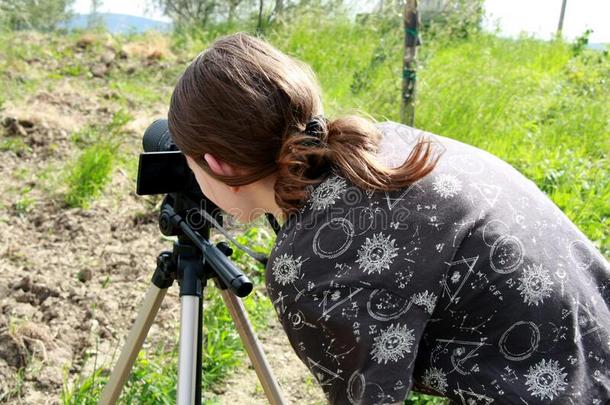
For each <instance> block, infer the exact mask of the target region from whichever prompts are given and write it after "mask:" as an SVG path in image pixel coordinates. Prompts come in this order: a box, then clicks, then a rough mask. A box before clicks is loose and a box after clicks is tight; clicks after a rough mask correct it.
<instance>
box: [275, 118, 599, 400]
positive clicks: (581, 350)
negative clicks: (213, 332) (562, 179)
mask: <svg viewBox="0 0 610 405" xmlns="http://www.w3.org/2000/svg"><path fill="white" fill-rule="evenodd" d="M378 125H379V128H380V129H381V130H382V132H383V133H384V139H383V141H382V145H381V148H380V151H379V157H380V159H382V161H384V162H385V163H386V164H388V165H393V166H395V165H397V164H400V163H402V161H403V160H404V159H405V157H406V156H407V154H408V151H409V150H410V148H412V146H413V144H414V142H415V140H416V139H417V137H418V135H419V134H420V133H423V132H424V131H420V130H417V129H414V128H411V127H407V126H403V125H400V124H396V123H382V124H378ZM425 134H426V135H428V136H430V137H433V138H434V139H435V140H436V141H437V143H440V144H442V145H443V147H444V149H445V151H444V154H443V155H442V157H441V159H440V161H439V163H438V165H437V167H436V168H435V169H434V170H433V171H432V173H430V174H429V175H428V176H426V177H424V178H423V179H421V180H419V181H417V182H416V183H414V184H412V185H411V186H410V187H408V188H405V189H403V190H400V191H396V192H391V193H384V192H370V191H364V190H362V189H359V188H358V187H356V186H354V185H352V184H350V182H349V181H347V180H346V179H345V178H343V177H341V176H340V175H339V174H333V175H331V176H330V177H328V178H327V179H326V180H325V181H324V182H322V183H320V184H319V185H317V186H316V187H315V188H314V189H313V190H312V192H311V195H310V198H309V200H308V203H307V205H306V206H305V207H303V209H301V210H300V211H299V213H298V215H297V216H294V217H292V218H290V219H289V220H288V221H287V223H286V224H285V225H284V227H283V228H282V230H281V231H280V233H279V234H278V238H277V241H276V245H275V247H274V249H273V251H272V254H271V257H270V260H269V264H268V268H267V273H266V283H267V290H268V293H269V296H270V298H271V300H272V302H273V305H274V307H275V309H276V311H277V314H278V317H279V320H280V322H281V324H282V326H283V328H284V330H285V331H286V334H287V335H288V339H289V341H290V343H291V345H292V347H293V348H294V350H295V351H296V353H297V355H298V356H299V357H300V359H301V360H302V361H303V362H304V363H305V365H306V366H307V367H308V368H309V370H310V371H311V372H312V374H313V375H314V377H315V378H316V380H317V381H318V383H319V384H320V385H321V387H322V389H323V390H324V392H325V394H326V396H327V398H328V401H329V403H331V404H385V403H395V402H398V401H403V400H404V399H405V397H406V396H407V394H408V393H409V390H411V389H415V390H417V391H420V392H427V393H432V394H436V395H440V396H445V397H448V398H450V399H452V400H453V401H455V402H456V403H460V404H491V403H493V404H496V403H498V404H530V405H532V404H541V403H544V404H547V403H556V404H606V403H607V401H608V400H609V399H610V372H609V370H610V335H609V331H610V310H609V301H610V266H609V265H608V262H607V261H606V260H605V258H604V257H603V256H602V255H601V254H600V253H599V251H598V250H597V249H596V248H595V247H594V246H593V245H592V243H591V242H590V241H589V240H588V239H587V238H586V237H585V235H583V234H582V233H581V232H580V231H579V230H578V229H577V228H576V227H575V226H574V224H572V222H570V220H569V219H568V218H567V217H566V216H565V215H564V214H563V213H562V212H561V210H559V209H558V208H557V207H556V206H555V205H554V204H553V202H551V200H549V198H548V197H547V196H546V195H545V194H544V193H543V192H541V191H540V190H539V189H538V188H537V187H536V186H535V185H534V183H532V182H531V181H529V180H527V179H526V178H525V177H523V176H522V175H521V174H520V173H519V172H518V171H516V170H515V169H514V168H512V167H511V166H510V165H508V164H507V163H505V162H504V161H502V160H500V159H498V158H497V157H495V156H493V155H491V154H489V153H487V152H484V151H482V150H480V149H477V148H475V147H472V146H469V145H466V144H463V143H460V142H457V141H455V140H451V139H448V138H445V137H441V136H438V135H433V134H430V133H425Z"/></svg>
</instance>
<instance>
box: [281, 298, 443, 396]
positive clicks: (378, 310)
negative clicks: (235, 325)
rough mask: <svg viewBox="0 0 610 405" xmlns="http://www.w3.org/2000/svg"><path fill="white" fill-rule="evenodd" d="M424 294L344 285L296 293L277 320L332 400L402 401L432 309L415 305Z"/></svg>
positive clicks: (408, 388)
mask: <svg viewBox="0 0 610 405" xmlns="http://www.w3.org/2000/svg"><path fill="white" fill-rule="evenodd" d="M416 295H417V294H416ZM422 298H425V297H423V293H422V294H420V295H419V300H418V297H412V298H411V299H405V298H403V297H402V296H398V295H397V294H394V293H392V292H390V291H387V290H381V289H370V288H364V287H343V288H337V289H334V290H327V291H323V292H321V293H319V294H308V295H302V296H300V297H299V298H298V300H296V301H295V302H292V303H291V304H290V305H289V306H288V307H287V308H286V310H285V312H284V313H283V315H282V316H280V320H281V323H282V325H283V327H284V330H285V331H286V334H287V336H288V340H289V341H290V344H291V345H292V347H293V349H294V350H295V352H296V353H297V355H298V356H299V358H300V359H301V360H302V361H303V363H304V364H305V365H306V366H307V367H308V368H309V370H310V372H311V373H312V374H313V376H314V378H315V379H316V380H317V382H318V383H319V385H320V386H321V388H322V390H323V391H324V393H325V395H326V397H327V399H328V402H329V403H330V404H333V405H337V404H392V403H396V402H399V401H400V402H402V401H404V399H405V398H406V397H407V395H408V393H409V390H410V389H411V386H412V382H411V379H412V373H413V365H414V362H415V358H416V354H417V347H418V343H419V340H420V339H421V336H422V333H423V330H424V328H425V325H426V323H427V320H428V319H429V316H430V313H431V312H432V311H431V308H430V307H429V306H428V307H426V305H418V302H419V303H420V304H422V303H424V302H423V301H422V300H421V299H422ZM428 298H433V295H432V294H431V295H430V296H429V297H428ZM424 301H425V299H424ZM429 303H430V302H429ZM424 304H425V303H424ZM430 305H432V306H433V305H434V303H433V302H431V303H430Z"/></svg>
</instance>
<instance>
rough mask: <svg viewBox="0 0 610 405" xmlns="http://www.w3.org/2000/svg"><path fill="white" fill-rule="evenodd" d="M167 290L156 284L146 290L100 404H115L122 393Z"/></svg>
mask: <svg viewBox="0 0 610 405" xmlns="http://www.w3.org/2000/svg"><path fill="white" fill-rule="evenodd" d="M166 292H167V288H159V287H157V286H156V285H154V284H153V285H151V286H150V288H149V289H148V291H147V292H146V296H145V297H144V301H143V302H142V306H141V308H140V311H139V312H138V316H137V317H136V320H135V322H134V324H133V326H132V327H131V330H130V331H129V335H128V336H127V340H126V341H125V346H123V350H122V351H121V355H120V356H119V360H118V361H117V363H116V365H115V366H114V369H113V370H112V374H110V380H109V381H108V384H106V387H104V390H103V391H102V395H101V397H100V402H99V404H101V405H109V404H115V403H116V401H117V399H118V398H119V395H121V390H122V389H123V385H125V381H127V378H128V377H129V373H130V372H131V368H132V367H133V363H134V362H135V360H136V357H137V356H138V353H139V352H140V349H141V348H142V343H144V339H145V338H146V335H147V334H148V331H149V329H150V326H151V325H152V323H153V321H154V319H155V316H156V315H157V312H159V307H160V306H161V302H162V301H163V298H164V297H165V293H166Z"/></svg>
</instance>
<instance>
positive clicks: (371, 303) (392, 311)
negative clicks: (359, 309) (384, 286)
mask: <svg viewBox="0 0 610 405" xmlns="http://www.w3.org/2000/svg"><path fill="white" fill-rule="evenodd" d="M410 306H411V301H409V300H407V299H406V298H403V297H400V296H398V295H396V294H392V293H391V292H389V291H384V290H379V289H376V290H373V292H371V295H370V297H369V300H368V302H367V303H366V309H367V311H368V313H369V315H370V316H372V317H373V318H375V319H377V320H378V321H389V320H391V319H395V318H398V317H399V316H400V315H402V314H404V313H405V312H407V311H408V310H409V308H410Z"/></svg>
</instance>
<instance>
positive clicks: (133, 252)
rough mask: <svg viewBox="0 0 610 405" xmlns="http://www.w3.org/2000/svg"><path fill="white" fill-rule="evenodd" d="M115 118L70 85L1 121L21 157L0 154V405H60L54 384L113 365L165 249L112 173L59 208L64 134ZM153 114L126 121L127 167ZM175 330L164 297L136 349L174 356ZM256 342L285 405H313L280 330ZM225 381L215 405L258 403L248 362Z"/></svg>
mask: <svg viewBox="0 0 610 405" xmlns="http://www.w3.org/2000/svg"><path fill="white" fill-rule="evenodd" d="M93 80H98V79H93ZM114 111H116V108H115V107H114V106H113V105H112V103H111V99H110V100H109V99H105V98H104V97H102V96H101V95H100V94H95V93H87V92H85V90H84V89H82V88H80V87H79V86H78V84H77V83H76V82H69V81H66V83H65V85H62V86H59V87H58V88H56V89H55V90H54V91H53V92H47V91H39V92H37V93H35V94H34V95H33V96H31V97H29V98H26V99H25V100H23V101H20V102H19V103H11V102H9V103H7V104H6V105H5V109H4V111H0V120H3V122H4V124H5V125H4V126H3V127H0V140H2V139H8V138H11V139H13V140H14V139H17V138H19V139H21V141H23V143H24V144H26V145H27V146H28V148H29V149H27V150H25V151H24V150H21V149H17V150H2V151H0V174H1V175H0V190H1V194H0V398H2V397H3V398H4V401H6V402H7V403H15V404H19V403H23V404H55V403H60V401H61V390H62V386H63V385H64V384H65V383H68V384H70V385H71V384H72V382H73V381H74V380H75V379H77V378H78V376H79V375H83V374H84V375H87V372H88V371H90V369H91V367H93V362H94V361H95V364H97V365H100V364H105V363H108V362H109V361H110V359H111V358H112V356H116V355H117V353H116V350H117V349H118V348H120V347H121V345H122V342H123V339H124V337H125V335H126V334H127V331H128V329H129V327H130V325H131V322H132V321H133V319H134V317H135V315H136V313H137V310H138V307H139V304H140V302H141V299H142V297H143V296H144V293H145V291H146V289H147V287H148V286H149V280H150V276H151V274H152V271H153V269H154V266H155V259H156V256H157V254H158V253H159V252H161V251H162V250H167V249H170V248H171V243H170V242H168V241H166V240H163V239H162V238H161V236H160V233H159V231H158V229H157V218H156V210H155V207H154V204H155V203H156V201H158V199H154V198H143V197H138V196H136V195H135V192H134V188H135V185H134V184H133V179H131V178H130V176H129V175H128V174H127V173H125V171H124V170H123V169H117V170H115V171H114V173H113V176H112V180H111V182H110V184H108V185H107V186H106V187H105V189H104V190H105V191H104V193H103V195H102V196H101V197H99V198H97V199H96V200H95V201H94V202H93V203H92V204H91V206H90V207H89V208H87V209H80V208H70V209H68V208H66V207H65V205H64V203H63V201H62V199H61V192H62V184H63V183H62V178H63V177H62V176H64V174H65V167H66V164H67V162H69V161H71V160H73V159H74V158H75V157H76V156H78V152H79V151H78V149H77V147H76V146H75V144H74V142H71V141H70V136H71V134H73V133H75V131H78V130H79V129H81V128H83V127H84V126H85V125H86V124H88V123H92V122H103V121H107V120H108V119H109V117H110V116H111V115H112V113H113V112H114ZM164 111H165V106H163V105H160V106H158V107H156V108H150V109H148V110H146V111H130V113H131V114H132V115H133V116H134V117H135V119H134V121H132V122H131V123H130V124H129V126H128V130H127V134H126V135H125V136H126V139H125V140H124V142H123V144H122V146H121V147H122V148H126V150H127V151H130V153H133V158H134V159H136V158H137V153H138V151H139V148H140V142H141V135H142V133H143V130H144V129H145V127H146V125H148V123H150V122H152V120H153V119H154V118H157V117H160V116H163V114H164ZM178 318H179V301H178V297H177V287H176V286H174V287H172V288H171V289H170V291H169V293H168V295H167V296H166V298H165V300H164V303H163V306H162V308H161V310H160V312H159V315H158V317H157V319H156V322H155V324H154V325H153V328H152V330H151V332H150V333H149V336H148V339H147V341H146V346H152V345H155V344H157V343H159V342H161V341H168V342H174V344H175V342H176V341H177V333H178ZM260 339H261V341H262V342H263V345H264V347H265V349H266V352H267V353H268V357H269V361H270V362H271V365H272V366H273V368H274V370H275V373H276V375H277V377H278V379H279V381H280V384H281V386H282V387H283V388H284V390H285V396H286V398H287V400H289V401H290V402H291V403H300V404H301V403H308V404H314V403H322V402H323V396H322V394H321V391H320V390H319V388H318V387H316V386H314V385H313V384H312V380H311V377H310V376H309V372H308V371H307V370H306V368H305V367H304V366H303V364H302V363H301V362H300V361H299V360H298V358H297V357H296V356H295V355H294V353H293V352H292V348H291V347H290V346H289V344H288V342H287V340H286V337H285V336H284V334H283V331H282V330H281V327H280V326H278V324H277V323H276V322H273V323H272V325H271V327H270V328H269V329H268V330H267V331H266V332H265V333H264V334H263V335H262V336H260ZM227 378H228V379H227V380H226V382H224V383H222V384H219V385H218V386H217V387H215V388H214V391H215V394H216V396H217V400H218V401H219V402H220V403H223V404H224V403H226V404H229V403H230V404H235V403H248V404H258V403H260V404H263V403H266V400H265V399H264V396H263V394H262V390H261V389H260V385H259V384H258V382H257V379H256V375H255V373H254V371H253V370H252V368H251V366H249V361H248V360H245V361H244V363H243V365H242V366H241V367H240V368H239V369H237V370H236V371H235V373H234V375H232V376H228V377H227ZM0 402H2V401H1V400H0Z"/></svg>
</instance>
